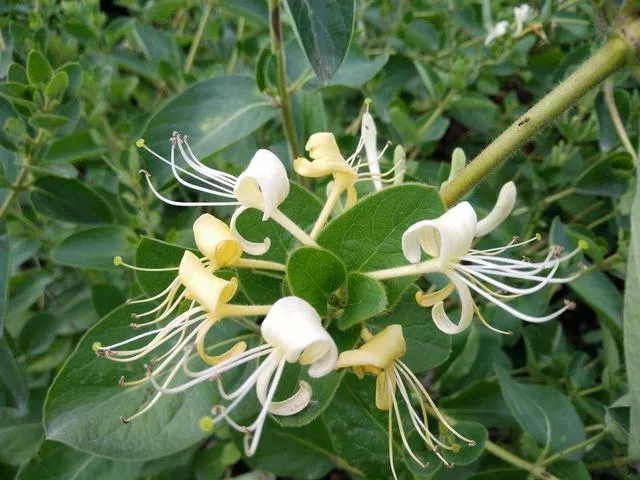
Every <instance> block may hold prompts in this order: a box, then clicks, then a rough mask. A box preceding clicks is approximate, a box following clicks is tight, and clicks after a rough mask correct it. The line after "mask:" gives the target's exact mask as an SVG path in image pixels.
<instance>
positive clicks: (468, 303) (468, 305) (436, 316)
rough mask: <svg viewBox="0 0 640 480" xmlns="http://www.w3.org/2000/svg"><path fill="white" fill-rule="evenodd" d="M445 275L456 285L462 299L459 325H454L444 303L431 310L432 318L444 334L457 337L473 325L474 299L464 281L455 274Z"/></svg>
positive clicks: (447, 273) (446, 273)
mask: <svg viewBox="0 0 640 480" xmlns="http://www.w3.org/2000/svg"><path fill="white" fill-rule="evenodd" d="M445 275H447V277H449V280H451V282H452V283H453V284H454V285H455V287H456V291H457V292H458V296H459V297H460V320H459V321H458V323H457V324H456V323H453V322H452V321H451V320H450V319H449V316H448V315H447V313H446V312H445V310H444V304H443V303H442V302H440V303H437V304H435V305H434V306H433V309H432V310H431V316H432V318H433V323H435V324H436V327H438V328H439V329H440V330H441V331H442V332H444V333H446V334H448V335H456V334H458V333H460V332H463V331H464V330H466V329H467V328H468V327H469V325H471V320H473V298H472V297H471V292H469V288H468V287H467V286H466V285H465V283H464V282H463V281H462V279H461V278H460V277H459V276H458V274H457V273H455V272H451V271H449V272H445Z"/></svg>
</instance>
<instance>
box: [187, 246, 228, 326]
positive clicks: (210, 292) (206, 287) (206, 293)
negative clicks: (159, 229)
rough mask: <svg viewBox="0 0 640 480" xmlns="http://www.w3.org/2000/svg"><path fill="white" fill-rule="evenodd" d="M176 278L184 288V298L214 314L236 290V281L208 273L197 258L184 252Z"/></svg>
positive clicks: (188, 252)
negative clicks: (193, 301) (177, 277)
mask: <svg viewBox="0 0 640 480" xmlns="http://www.w3.org/2000/svg"><path fill="white" fill-rule="evenodd" d="M178 276H179V277H180V281H181V282H182V284H183V285H184V287H185V292H186V295H185V297H186V298H187V299H189V300H195V301H196V302H198V304H200V306H202V308H203V309H204V310H205V311H207V312H209V313H215V311H216V308H217V307H218V305H219V304H220V303H227V302H228V301H229V300H231V298H233V296H234V295H235V293H236V290H237V289H238V280H237V279H236V278H235V277H233V278H231V280H224V279H222V278H218V277H216V276H215V275H213V274H212V273H211V272H209V271H208V270H207V269H206V268H205V267H204V265H202V262H201V261H200V259H199V258H198V257H196V256H195V255H194V254H193V253H191V252H190V251H188V250H187V251H185V252H184V255H183V256H182V260H181V261H180V268H179V269H178Z"/></svg>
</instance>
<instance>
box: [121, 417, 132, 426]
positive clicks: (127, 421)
mask: <svg viewBox="0 0 640 480" xmlns="http://www.w3.org/2000/svg"><path fill="white" fill-rule="evenodd" d="M120 421H121V422H122V423H124V424H125V425H126V424H128V423H129V422H130V420H129V419H128V418H126V417H120Z"/></svg>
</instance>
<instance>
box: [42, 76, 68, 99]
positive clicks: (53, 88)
mask: <svg viewBox="0 0 640 480" xmlns="http://www.w3.org/2000/svg"><path fill="white" fill-rule="evenodd" d="M68 86H69V75H67V72H65V71H61V72H58V73H56V74H55V75H53V77H51V80H49V83H48V84H47V89H46V90H45V94H46V95H47V98H52V99H60V98H62V96H63V95H64V92H65V91H66V90H67V87H68Z"/></svg>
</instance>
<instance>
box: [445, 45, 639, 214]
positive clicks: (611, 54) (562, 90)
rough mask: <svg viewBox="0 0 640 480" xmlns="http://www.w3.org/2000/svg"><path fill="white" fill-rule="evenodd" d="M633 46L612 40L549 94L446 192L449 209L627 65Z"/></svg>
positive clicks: (470, 166)
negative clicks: (518, 150)
mask: <svg viewBox="0 0 640 480" xmlns="http://www.w3.org/2000/svg"><path fill="white" fill-rule="evenodd" d="M630 48H631V47H630V46H629V45H628V44H627V42H625V41H624V40H622V39H620V38H613V39H611V40H609V41H608V42H607V43H605V44H604V46H603V47H602V48H601V49H600V50H598V51H597V52H596V53H595V54H594V55H593V56H592V57H591V58H590V59H588V60H587V61H586V62H585V63H583V64H582V65H581V66H580V67H579V68H578V69H577V70H576V71H575V72H574V73H572V74H571V75H569V77H567V78H566V79H565V80H564V81H563V82H562V83H561V84H560V85H558V86H557V87H556V88H554V89H553V90H552V91H551V92H549V93H548V94H547V95H546V96H545V97H544V98H543V99H542V100H540V101H539V102H538V103H537V104H536V105H534V106H533V107H532V108H531V109H530V110H529V111H528V112H527V113H525V114H524V115H522V116H521V117H520V118H519V119H518V120H516V121H515V122H514V123H513V124H512V125H511V126H510V127H509V128H508V129H507V130H505V131H504V132H503V133H502V134H501V135H500V136H499V137H498V138H496V139H495V140H494V141H493V142H492V143H491V144H489V146H487V147H486V148H485V149H484V150H483V151H482V152H480V153H479V154H478V156H477V157H476V158H475V159H474V160H473V161H472V162H471V163H470V164H469V165H467V167H466V168H464V169H463V170H461V171H460V172H459V173H458V175H456V177H455V178H454V179H453V180H452V181H451V182H450V183H449V184H448V185H447V186H446V187H445V188H444V190H443V191H442V199H443V201H444V203H445V204H446V205H447V206H450V205H453V204H454V203H456V202H457V201H458V200H460V199H461V198H462V197H463V196H464V195H465V194H466V193H467V192H468V191H469V190H471V188H473V186H474V185H476V184H477V183H479V182H480V181H482V180H483V179H484V178H485V177H486V176H487V175H489V174H490V173H491V172H492V171H494V170H495V169H496V168H497V167H499V166H500V165H501V164H502V163H503V162H504V161H505V160H506V159H507V158H509V156H510V155H511V154H512V153H513V152H515V151H516V150H517V149H518V148H519V147H520V146H521V145H523V144H524V143H525V142H526V141H527V140H529V139H530V138H531V137H532V136H533V135H535V134H536V133H537V132H538V130H540V128H542V127H543V126H545V125H546V124H548V123H549V122H551V121H553V120H554V119H555V118H557V117H558V116H559V115H560V114H561V113H562V112H564V111H565V110H566V109H567V108H569V107H570V106H571V105H573V104H574V103H575V102H576V101H578V100H579V99H580V98H582V97H583V96H584V95H585V94H586V93H587V92H589V91H590V90H591V89H593V88H594V87H596V86H597V85H598V84H600V82H602V81H603V80H604V79H606V78H607V77H608V76H609V75H611V74H612V73H613V72H615V71H616V70H617V69H618V68H620V67H622V66H623V65H624V63H625V60H626V57H627V54H628V53H629V51H630Z"/></svg>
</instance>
